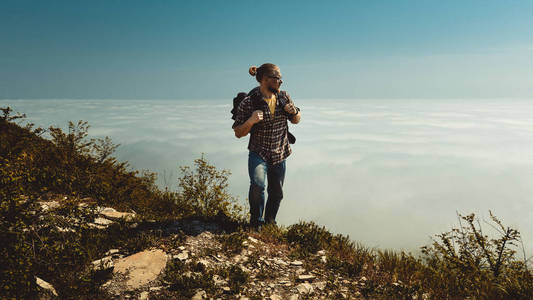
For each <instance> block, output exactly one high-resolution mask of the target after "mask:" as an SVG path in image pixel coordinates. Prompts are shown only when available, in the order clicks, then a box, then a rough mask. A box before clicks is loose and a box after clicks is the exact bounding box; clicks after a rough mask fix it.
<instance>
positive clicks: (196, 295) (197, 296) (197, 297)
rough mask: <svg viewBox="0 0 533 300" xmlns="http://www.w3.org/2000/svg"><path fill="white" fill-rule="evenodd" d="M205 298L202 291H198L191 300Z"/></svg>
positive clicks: (205, 295) (204, 293)
mask: <svg viewBox="0 0 533 300" xmlns="http://www.w3.org/2000/svg"><path fill="white" fill-rule="evenodd" d="M205 298H207V293H206V292H205V291H204V290H199V291H198V292H196V294H194V296H192V298H191V300H202V299H205Z"/></svg>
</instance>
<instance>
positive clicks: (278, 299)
mask: <svg viewBox="0 0 533 300" xmlns="http://www.w3.org/2000/svg"><path fill="white" fill-rule="evenodd" d="M269 299H270V300H283V298H281V296H279V295H276V294H272V295H270V297H269Z"/></svg>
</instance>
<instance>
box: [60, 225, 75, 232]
mask: <svg viewBox="0 0 533 300" xmlns="http://www.w3.org/2000/svg"><path fill="white" fill-rule="evenodd" d="M56 229H57V231H59V232H76V230H74V229H72V228H63V227H59V226H56Z"/></svg>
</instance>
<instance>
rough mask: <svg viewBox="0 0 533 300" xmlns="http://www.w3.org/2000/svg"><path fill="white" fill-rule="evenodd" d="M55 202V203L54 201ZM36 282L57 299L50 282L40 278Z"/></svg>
mask: <svg viewBox="0 0 533 300" xmlns="http://www.w3.org/2000/svg"><path fill="white" fill-rule="evenodd" d="M54 202H55V201H54ZM35 282H36V283H37V285H38V286H40V287H41V288H42V289H44V290H47V291H49V292H50V293H52V294H53V295H54V296H56V297H57V292H56V289H54V287H53V286H52V285H51V284H49V283H48V282H46V281H44V280H42V279H41V278H39V277H35Z"/></svg>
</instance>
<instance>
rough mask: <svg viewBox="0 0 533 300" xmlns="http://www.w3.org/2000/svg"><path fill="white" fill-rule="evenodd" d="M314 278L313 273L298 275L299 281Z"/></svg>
mask: <svg viewBox="0 0 533 300" xmlns="http://www.w3.org/2000/svg"><path fill="white" fill-rule="evenodd" d="M313 279H315V275H311V274H307V275H299V276H298V280H299V281H310V280H313Z"/></svg>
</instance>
